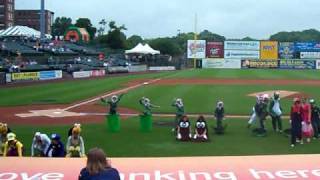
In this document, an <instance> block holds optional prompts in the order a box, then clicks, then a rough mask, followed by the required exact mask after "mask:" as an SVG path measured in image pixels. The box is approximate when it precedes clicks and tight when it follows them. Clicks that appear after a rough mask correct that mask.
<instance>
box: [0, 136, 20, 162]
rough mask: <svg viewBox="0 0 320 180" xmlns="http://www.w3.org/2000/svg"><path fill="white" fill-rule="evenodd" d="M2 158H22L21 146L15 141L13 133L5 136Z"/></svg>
mask: <svg viewBox="0 0 320 180" xmlns="http://www.w3.org/2000/svg"><path fill="white" fill-rule="evenodd" d="M3 156H4V157H6V156H7V157H11V156H12V157H14V156H19V157H22V156H23V144H22V143H21V142H20V141H18V140H17V139H16V135H15V134H14V133H8V134H7V142H6V144H5V145H4V151H3Z"/></svg>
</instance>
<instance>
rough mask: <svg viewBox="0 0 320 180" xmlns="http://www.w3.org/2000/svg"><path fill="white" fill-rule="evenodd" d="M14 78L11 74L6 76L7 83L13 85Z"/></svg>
mask: <svg viewBox="0 0 320 180" xmlns="http://www.w3.org/2000/svg"><path fill="white" fill-rule="evenodd" d="M11 77H12V76H11V73H7V74H6V82H7V83H11V82H12V78H11Z"/></svg>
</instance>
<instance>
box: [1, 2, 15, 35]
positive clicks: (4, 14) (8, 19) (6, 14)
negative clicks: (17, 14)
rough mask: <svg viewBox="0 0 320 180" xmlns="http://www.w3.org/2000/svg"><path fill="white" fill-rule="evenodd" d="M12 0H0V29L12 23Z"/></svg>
mask: <svg viewBox="0 0 320 180" xmlns="http://www.w3.org/2000/svg"><path fill="white" fill-rule="evenodd" d="M14 10H15V8H14V0H0V29H6V28H8V27H11V26H13V25H14Z"/></svg>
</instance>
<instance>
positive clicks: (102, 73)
mask: <svg viewBox="0 0 320 180" xmlns="http://www.w3.org/2000/svg"><path fill="white" fill-rule="evenodd" d="M105 75H106V71H105V70H93V71H91V76H92V77H100V76H105Z"/></svg>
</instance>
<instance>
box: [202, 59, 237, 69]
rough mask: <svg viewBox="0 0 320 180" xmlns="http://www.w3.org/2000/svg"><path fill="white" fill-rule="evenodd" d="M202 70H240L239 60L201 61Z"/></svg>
mask: <svg viewBox="0 0 320 180" xmlns="http://www.w3.org/2000/svg"><path fill="white" fill-rule="evenodd" d="M202 68H204V69H207V68H213V69H241V59H203V60H202Z"/></svg>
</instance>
